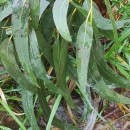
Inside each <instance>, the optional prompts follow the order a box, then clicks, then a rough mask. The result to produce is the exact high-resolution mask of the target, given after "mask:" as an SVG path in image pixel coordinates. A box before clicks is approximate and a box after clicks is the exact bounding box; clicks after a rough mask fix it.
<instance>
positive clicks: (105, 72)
mask: <svg viewBox="0 0 130 130" xmlns="http://www.w3.org/2000/svg"><path fill="white" fill-rule="evenodd" d="M93 27H94V35H95V40H96V43H94V44H93V47H92V51H93V55H94V60H95V61H96V63H97V66H98V69H99V72H100V74H101V75H102V76H103V77H104V78H105V79H107V80H108V81H109V82H112V83H114V84H116V85H119V86H120V87H123V88H130V82H129V81H128V80H126V79H124V78H123V77H121V76H120V75H119V74H117V73H116V72H115V71H114V70H112V69H111V68H110V67H109V66H108V65H107V63H106V61H105V58H104V54H103V48H102V45H101V43H100V42H99V37H98V30H97V27H96V25H95V24H93Z"/></svg>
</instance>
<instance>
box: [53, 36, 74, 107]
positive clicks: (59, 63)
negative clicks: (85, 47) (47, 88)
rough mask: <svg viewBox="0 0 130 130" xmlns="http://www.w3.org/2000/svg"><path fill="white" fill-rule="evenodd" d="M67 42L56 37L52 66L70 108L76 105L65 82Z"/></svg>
mask: <svg viewBox="0 0 130 130" xmlns="http://www.w3.org/2000/svg"><path fill="white" fill-rule="evenodd" d="M67 48H68V44H67V42H66V41H65V40H63V39H62V41H60V40H59V38H57V39H56V40H55V43H54V45H53V58H54V68H55V73H56V78H57V84H58V87H59V88H60V89H61V90H63V91H64V92H65V95H64V98H65V100H66V102H67V103H68V105H70V107H71V108H73V109H75V108H76V106H75V104H74V102H73V100H72V97H71V94H70V92H69V89H68V87H67V83H66V62H67Z"/></svg>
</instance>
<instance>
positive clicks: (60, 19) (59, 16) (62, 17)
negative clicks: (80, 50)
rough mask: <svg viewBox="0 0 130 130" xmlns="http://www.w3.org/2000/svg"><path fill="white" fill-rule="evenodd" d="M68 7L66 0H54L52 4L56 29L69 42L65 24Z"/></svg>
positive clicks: (69, 37) (69, 38)
mask: <svg viewBox="0 0 130 130" xmlns="http://www.w3.org/2000/svg"><path fill="white" fill-rule="evenodd" d="M68 7H69V1H68V0H56V1H55V3H54V6H53V19H54V22H55V25H56V28H57V30H58V31H59V33H60V34H61V36H62V37H63V38H64V39H65V40H66V41H68V42H71V41H72V40H71V36H70V33H69V29H68V26H67V11H68Z"/></svg>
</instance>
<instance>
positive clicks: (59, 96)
mask: <svg viewBox="0 0 130 130" xmlns="http://www.w3.org/2000/svg"><path fill="white" fill-rule="evenodd" d="M61 99H62V96H61V95H58V97H57V99H56V101H55V104H54V106H53V108H52V111H51V115H50V118H49V121H48V123H47V127H46V130H50V128H51V123H52V121H53V118H54V116H55V114H56V110H57V108H58V106H59V103H60V101H61Z"/></svg>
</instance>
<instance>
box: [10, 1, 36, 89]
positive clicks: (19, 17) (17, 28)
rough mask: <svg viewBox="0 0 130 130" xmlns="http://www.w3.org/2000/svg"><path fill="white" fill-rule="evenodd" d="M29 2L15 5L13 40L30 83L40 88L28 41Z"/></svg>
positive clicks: (20, 2)
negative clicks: (31, 61) (31, 60)
mask: <svg viewBox="0 0 130 130" xmlns="http://www.w3.org/2000/svg"><path fill="white" fill-rule="evenodd" d="M28 2H29V1H25V3H24V2H22V1H19V2H18V3H16V4H15V7H14V10H13V15H12V30H13V38H14V43H15V47H16V51H17V54H18V58H19V61H20V63H21V65H22V67H23V69H24V71H25V72H26V73H27V75H28V77H29V78H30V81H31V82H32V83H33V84H34V85H36V86H37V87H38V84H37V82H36V78H35V76H34V74H33V71H32V68H31V65H30V58H29V41H28V20H29V3H28Z"/></svg>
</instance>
